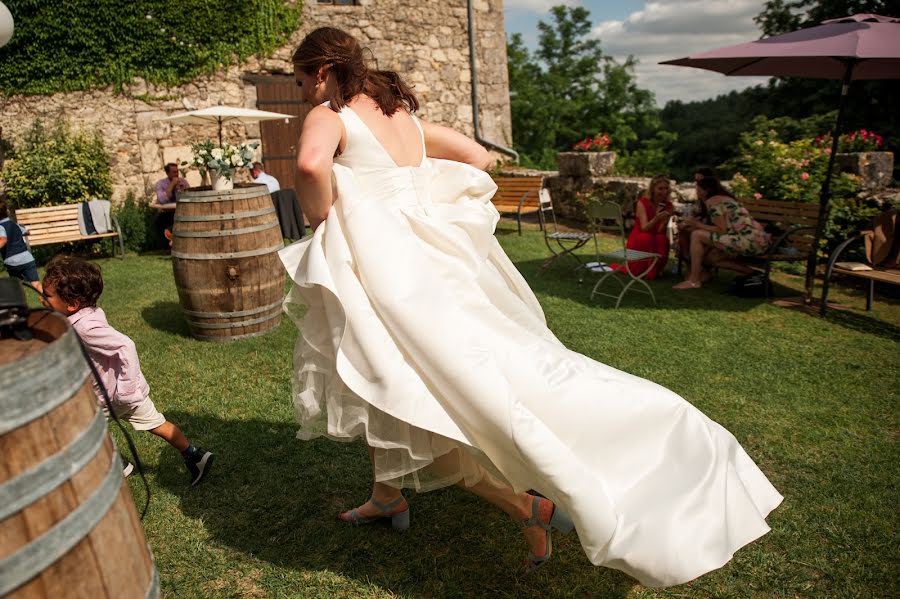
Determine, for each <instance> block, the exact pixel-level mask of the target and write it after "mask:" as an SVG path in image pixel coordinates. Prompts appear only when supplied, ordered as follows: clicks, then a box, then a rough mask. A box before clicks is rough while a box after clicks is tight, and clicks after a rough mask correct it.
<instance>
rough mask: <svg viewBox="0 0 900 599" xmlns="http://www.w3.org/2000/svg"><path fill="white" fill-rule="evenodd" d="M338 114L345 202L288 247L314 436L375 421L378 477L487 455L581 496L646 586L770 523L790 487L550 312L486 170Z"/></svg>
mask: <svg viewBox="0 0 900 599" xmlns="http://www.w3.org/2000/svg"><path fill="white" fill-rule="evenodd" d="M340 118H341V120H342V121H343V124H344V127H345V129H346V149H345V151H344V152H343V153H342V154H341V155H340V156H338V157H337V158H336V159H335V166H334V169H333V175H334V189H335V194H336V195H335V202H334V206H333V207H332V209H331V211H330V212H329V214H328V218H327V220H326V221H325V222H323V223H322V225H320V226H319V228H318V229H316V231H315V233H314V234H313V235H312V236H309V237H306V238H304V239H302V240H300V241H298V242H296V243H294V244H293V245H290V246H288V247H287V248H285V249H283V250H282V251H281V259H282V261H283V263H284V265H285V268H286V269H287V271H288V273H289V274H290V276H291V277H292V278H293V281H294V285H293V288H292V290H291V291H290V293H289V294H288V297H287V299H286V300H285V309H286V311H287V313H288V314H290V315H291V316H292V317H293V318H294V320H295V322H296V323H297V326H298V327H299V329H300V333H301V335H300V338H299V340H298V342H297V347H296V351H295V356H294V359H295V368H294V405H295V408H296V411H297V416H298V419H299V421H300V423H301V426H302V428H301V429H300V432H299V433H298V437H300V438H312V437H315V436H319V435H326V436H328V437H330V438H333V439H338V440H350V439H353V438H356V437H364V438H365V441H366V442H367V443H368V444H369V445H370V446H372V447H374V448H375V449H376V451H375V464H374V468H375V475H376V478H377V480H379V481H383V482H387V483H389V484H392V485H395V486H399V487H414V488H417V489H419V490H428V489H432V488H437V487H441V486H446V485H449V484H453V483H455V482H458V481H459V480H461V479H465V481H466V482H467V483H469V484H472V483H475V482H477V481H478V480H479V479H480V477H481V476H484V475H485V474H486V473H489V474H488V475H492V476H495V477H498V478H500V479H501V480H505V481H506V482H508V483H510V484H511V485H512V486H513V487H514V488H515V489H516V490H519V491H522V490H527V489H536V490H537V491H539V492H540V493H542V494H543V495H545V496H547V497H548V498H550V499H552V500H553V501H554V502H555V503H556V504H557V505H559V506H561V507H562V508H564V509H565V510H567V511H568V512H569V513H570V514H571V516H572V518H573V521H574V522H575V526H576V530H577V532H578V537H579V540H580V541H581V544H582V546H583V548H584V551H585V553H586V554H587V556H588V558H589V559H590V561H591V562H592V563H594V564H597V565H603V566H607V567H610V568H617V569H619V570H622V571H624V572H626V573H628V574H630V575H631V576H633V577H635V578H636V579H638V580H639V581H640V582H641V583H643V584H645V585H648V586H667V585H673V584H679V583H682V582H686V581H688V580H691V579H693V578H695V577H697V576H700V575H701V574H704V573H705V572H709V571H710V570H713V569H715V568H718V567H720V566H722V565H723V564H725V563H726V562H727V561H728V560H729V559H730V558H731V556H732V555H733V553H734V552H735V551H736V550H737V549H739V548H740V547H742V546H744V545H746V544H747V543H749V542H751V541H753V540H754V539H756V538H758V537H760V536H762V535H763V534H765V533H766V532H768V530H769V528H768V526H767V525H766V522H765V517H766V516H767V514H768V513H769V512H770V511H771V510H772V509H774V508H775V507H776V506H777V505H778V504H779V503H780V502H781V500H782V497H781V495H779V493H778V491H776V490H775V488H774V487H773V486H772V485H771V484H770V483H769V481H768V480H767V479H766V477H765V476H764V475H763V473H762V472H761V471H760V470H759V468H757V466H756V464H754V463H753V461H752V460H751V459H750V458H749V457H748V456H747V454H746V453H745V452H744V450H743V449H742V448H741V446H740V445H739V444H738V442H737V441H736V440H735V438H734V437H733V436H732V435H731V434H730V433H729V432H728V431H727V430H725V429H724V428H723V427H721V426H720V425H718V424H716V423H715V422H713V421H712V420H710V419H709V418H707V417H706V416H704V415H703V414H702V413H701V412H700V411H699V410H697V409H696V408H694V407H693V406H692V405H691V404H689V403H688V402H686V401H685V400H683V399H682V398H681V397H679V396H678V395H676V394H675V393H673V392H671V391H669V390H667V389H665V388H663V387H661V386H659V385H657V384H655V383H652V382H650V381H647V380H644V379H641V378H638V377H636V376H632V375H630V374H627V373H625V372H622V371H619V370H616V369H615V368H611V367H609V366H606V365H604V364H601V363H599V362H596V361H594V360H592V359H590V358H588V357H585V356H582V355H580V354H577V353H575V352H572V351H569V350H568V349H566V348H565V347H564V346H563V345H562V344H561V343H560V342H559V341H558V340H557V339H556V337H555V336H554V335H553V333H552V332H551V331H550V330H549V329H548V328H547V326H546V324H545V320H544V315H543V312H542V310H541V307H540V305H539V304H538V302H537V299H536V298H535V296H534V294H533V293H532V291H531V290H530V289H529V287H528V285H527V284H526V282H525V281H524V279H523V278H522V277H521V275H520V274H519V273H518V271H516V269H515V267H514V266H513V265H512V263H511V262H510V260H509V258H507V256H506V254H504V252H503V250H502V249H501V248H500V245H499V244H498V243H497V240H496V239H495V238H494V235H493V233H494V227H495V225H496V224H497V221H498V218H499V216H498V213H497V211H496V209H494V207H493V205H492V204H491V202H490V198H491V196H492V195H493V194H494V191H495V190H496V185H495V184H494V182H493V181H492V180H491V178H490V177H489V176H488V175H487V174H485V173H484V172H482V171H479V170H477V169H475V168H472V167H470V166H468V165H465V164H461V163H457V162H451V161H447V160H438V159H431V158H424V159H423V160H422V163H421V165H420V166H417V167H398V166H397V165H396V164H395V163H394V161H393V160H392V159H391V157H390V155H389V154H388V153H387V152H386V150H384V148H383V147H382V146H381V144H380V143H379V142H378V140H377V139H376V138H375V136H374V134H373V133H372V132H371V131H370V130H369V129H368V127H367V126H366V125H365V123H364V122H363V121H362V120H361V119H360V118H359V116H358V115H357V114H356V113H354V112H353V111H352V110H351V109H349V108H344V109H343V110H342V111H341V112H340ZM423 141H424V140H423Z"/></svg>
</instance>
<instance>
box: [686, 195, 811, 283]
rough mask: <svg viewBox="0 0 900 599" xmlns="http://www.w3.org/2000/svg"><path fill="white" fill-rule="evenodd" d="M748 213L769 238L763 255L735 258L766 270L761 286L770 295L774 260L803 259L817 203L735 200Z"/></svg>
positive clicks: (807, 247)
mask: <svg viewBox="0 0 900 599" xmlns="http://www.w3.org/2000/svg"><path fill="white" fill-rule="evenodd" d="M738 201H739V202H740V203H741V205H742V206H743V207H744V208H746V209H747V210H748V211H749V212H750V216H751V217H752V218H753V219H754V220H756V221H759V223H760V224H762V225H763V226H765V227H766V231H768V232H769V233H770V234H772V241H771V244H770V245H769V248H768V250H766V253H765V254H761V255H759V256H739V257H738V258H737V259H738V260H739V261H740V262H743V263H745V264H747V265H749V266H755V267H758V268H762V269H763V272H764V273H765V276H764V279H765V281H764V283H763V285H764V289H765V291H766V297H769V295H770V293H769V291H770V288H771V285H770V283H769V275H770V274H771V272H772V263H773V262H806V260H807V258H808V257H809V252H810V251H811V250H812V245H813V241H814V237H815V232H816V223H817V222H818V220H819V205H818V204H810V203H807V202H791V201H788V200H756V199H752V200H744V199H741V200H738ZM682 260H683V259H682V258H681V257H679V262H678V274H681V262H682Z"/></svg>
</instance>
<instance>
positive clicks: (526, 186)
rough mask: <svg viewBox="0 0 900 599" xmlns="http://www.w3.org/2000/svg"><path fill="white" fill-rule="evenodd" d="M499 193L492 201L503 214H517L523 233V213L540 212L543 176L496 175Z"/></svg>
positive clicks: (495, 180)
mask: <svg viewBox="0 0 900 599" xmlns="http://www.w3.org/2000/svg"><path fill="white" fill-rule="evenodd" d="M494 182H495V183H496V184H497V193H495V194H494V197H493V198H491V202H492V203H493V204H494V207H495V208H496V209H497V212H500V213H501V214H504V213H505V214H510V213H512V214H515V215H516V223H517V224H518V226H519V235H521V234H522V215H523V214H533V213H536V212H540V209H541V202H540V199H539V198H538V194H539V193H540V191H541V186H542V185H543V177H494Z"/></svg>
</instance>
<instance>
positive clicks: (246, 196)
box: [178, 184, 269, 204]
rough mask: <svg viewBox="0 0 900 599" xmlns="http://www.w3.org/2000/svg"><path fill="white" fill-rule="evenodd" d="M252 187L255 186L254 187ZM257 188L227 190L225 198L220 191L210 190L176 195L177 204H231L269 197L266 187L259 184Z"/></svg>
mask: <svg viewBox="0 0 900 599" xmlns="http://www.w3.org/2000/svg"><path fill="white" fill-rule="evenodd" d="M253 187H256V186H255V185H254V186H253ZM259 187H260V188H261V189H253V188H251V187H244V188H242V189H233V190H228V191H230V193H229V194H228V195H227V196H223V195H222V192H221V191H212V190H206V191H201V192H193V193H191V194H190V195H188V196H185V195H184V194H178V203H179V204H180V203H181V202H185V203H186V204H201V203H205V202H233V201H235V200H252V199H254V198H261V197H263V196H267V195H269V189H268V188H267V187H265V186H263V185H262V184H259ZM260 191H263V193H259V192H260ZM200 194H204V195H200ZM206 194H209V195H206Z"/></svg>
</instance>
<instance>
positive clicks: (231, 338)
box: [193, 329, 271, 342]
mask: <svg viewBox="0 0 900 599" xmlns="http://www.w3.org/2000/svg"><path fill="white" fill-rule="evenodd" d="M269 331H271V329H267V330H265V331H256V332H255V333H243V334H241V335H227V336H226V335H222V336H216V335H193V337H194V339H199V340H201V341H219V342H227V341H236V340H237V339H246V338H248V337H260V336H262V335H265V334H267V333H269Z"/></svg>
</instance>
